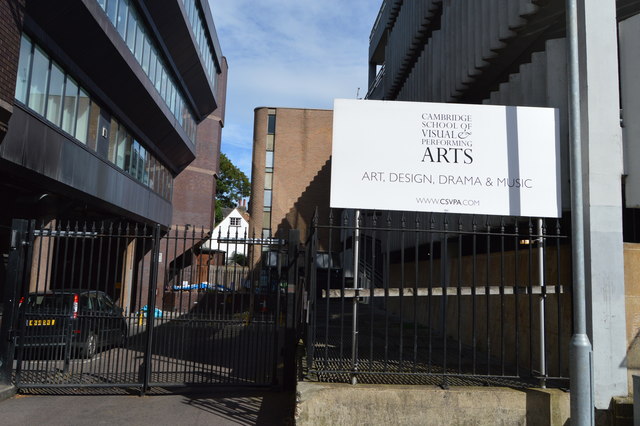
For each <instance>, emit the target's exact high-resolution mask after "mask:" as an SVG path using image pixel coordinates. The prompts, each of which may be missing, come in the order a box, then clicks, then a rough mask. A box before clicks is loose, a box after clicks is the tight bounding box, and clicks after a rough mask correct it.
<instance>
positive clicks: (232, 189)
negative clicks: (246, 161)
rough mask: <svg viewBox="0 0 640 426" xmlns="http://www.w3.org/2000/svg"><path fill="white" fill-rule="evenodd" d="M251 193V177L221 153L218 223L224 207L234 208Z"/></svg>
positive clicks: (217, 200)
mask: <svg viewBox="0 0 640 426" xmlns="http://www.w3.org/2000/svg"><path fill="white" fill-rule="evenodd" d="M250 195H251V184H250V183H249V178H248V177H247V175H245V174H244V172H243V171H242V170H240V169H239V168H238V167H236V166H235V165H234V164H233V163H232V162H231V160H229V158H228V157H227V156H226V155H225V154H222V153H221V154H220V173H219V174H218V180H217V182H216V223H220V222H221V221H222V219H224V218H223V217H222V209H223V208H233V207H235V206H236V205H237V204H238V200H239V199H241V198H246V197H249V196H250Z"/></svg>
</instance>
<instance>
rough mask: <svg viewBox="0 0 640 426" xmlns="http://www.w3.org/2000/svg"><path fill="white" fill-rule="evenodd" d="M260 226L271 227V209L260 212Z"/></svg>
mask: <svg viewBox="0 0 640 426" xmlns="http://www.w3.org/2000/svg"><path fill="white" fill-rule="evenodd" d="M262 227H263V228H266V229H271V211H269V210H267V211H264V212H262Z"/></svg>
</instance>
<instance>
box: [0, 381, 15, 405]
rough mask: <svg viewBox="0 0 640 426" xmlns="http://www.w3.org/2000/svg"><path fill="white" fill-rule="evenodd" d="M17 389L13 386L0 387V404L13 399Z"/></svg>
mask: <svg viewBox="0 0 640 426" xmlns="http://www.w3.org/2000/svg"><path fill="white" fill-rule="evenodd" d="M16 392H17V389H16V387H15V386H13V385H0V402H1V401H4V400H5V399H9V398H11V397H13V396H14V395H15V394H16Z"/></svg>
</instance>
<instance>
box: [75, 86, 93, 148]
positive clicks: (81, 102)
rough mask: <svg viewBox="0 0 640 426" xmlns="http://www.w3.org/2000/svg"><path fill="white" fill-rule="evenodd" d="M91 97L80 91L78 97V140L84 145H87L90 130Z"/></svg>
mask: <svg viewBox="0 0 640 426" xmlns="http://www.w3.org/2000/svg"><path fill="white" fill-rule="evenodd" d="M89 108H90V100H89V95H88V94H87V92H85V91H84V90H82V89H80V95H79V96H78V122H77V124H76V134H75V136H76V139H78V140H79V141H80V142H82V143H87V129H88V128H89Z"/></svg>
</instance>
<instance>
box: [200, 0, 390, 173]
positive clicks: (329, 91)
mask: <svg viewBox="0 0 640 426" xmlns="http://www.w3.org/2000/svg"><path fill="white" fill-rule="evenodd" d="M380 4H381V1H378V0H349V1H344V0H322V1H318V0H269V1H260V0H210V5H211V10H212V15H213V18H214V21H215V24H216V29H217V31H218V38H219V40H220V45H221V48H222V52H223V54H224V55H225V56H226V57H227V60H228V62H229V77H228V78H229V80H228V89H227V110H226V121H225V128H224V130H223V133H222V139H223V148H222V149H223V152H225V153H227V155H229V157H230V158H231V160H232V161H233V162H234V163H235V164H236V165H238V167H240V168H241V169H242V170H243V171H245V173H247V174H249V172H250V167H251V158H250V155H251V151H250V147H251V145H252V137H253V110H254V108H256V107H258V106H274V107H295V108H326V109H330V108H332V104H333V99H334V98H353V97H355V96H356V93H357V90H358V88H360V96H362V95H364V93H366V86H367V53H368V41H369V33H370V31H371V27H372V25H373V22H374V20H375V18H376V15H377V13H378V10H379V7H380ZM248 148H249V149H248ZM243 165H244V166H243Z"/></svg>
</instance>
